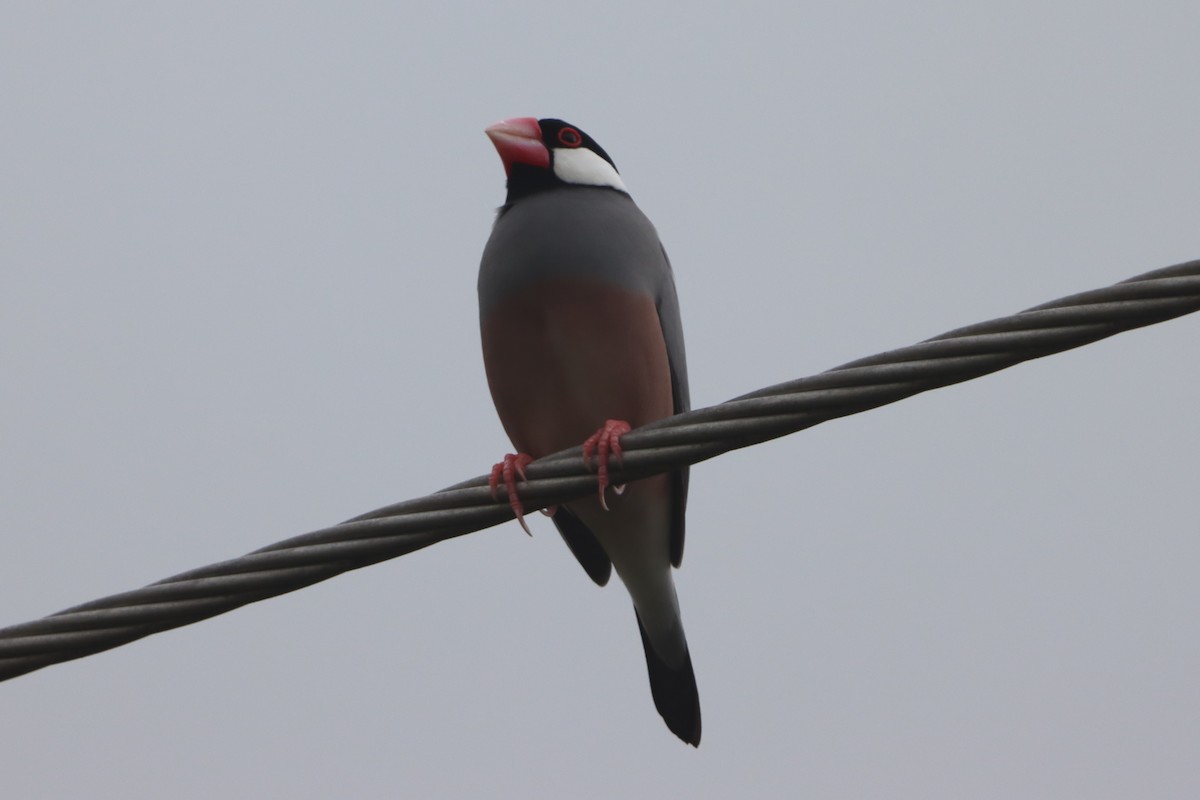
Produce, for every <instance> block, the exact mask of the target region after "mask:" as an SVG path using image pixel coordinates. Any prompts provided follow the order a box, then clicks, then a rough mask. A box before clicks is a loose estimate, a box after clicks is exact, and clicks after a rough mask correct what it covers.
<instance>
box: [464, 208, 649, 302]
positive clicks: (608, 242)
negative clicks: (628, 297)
mask: <svg viewBox="0 0 1200 800" xmlns="http://www.w3.org/2000/svg"><path fill="white" fill-rule="evenodd" d="M563 279H581V280H588V281H601V282H604V283H609V284H613V285H616V286H620V287H622V288H626V289H629V290H632V291H637V292H644V293H646V294H649V295H651V296H652V297H655V298H659V297H661V296H662V287H663V284H664V281H667V282H669V281H670V267H669V266H668V264H667V261H666V258H665V256H664V255H663V252H662V246H661V245H660V244H659V240H658V233H657V232H656V231H655V230H654V226H653V225H652V224H651V223H650V220H648V219H647V218H646V215H645V214H643V213H642V212H641V210H640V209H639V208H638V207H637V206H636V205H635V204H634V202H633V200H632V199H631V198H630V197H629V195H627V194H624V193H622V192H618V191H614V190H612V189H606V188H590V187H578V186H574V187H568V188H564V189H557V190H553V191H549V192H541V193H539V194H536V195H532V196H530V197H526V198H523V199H522V200H520V201H519V202H517V203H516V204H514V205H513V206H512V207H511V208H510V209H508V210H507V211H506V212H504V213H503V214H501V215H500V217H499V218H498V219H497V220H496V224H495V226H494V227H493V228H492V235H491V238H490V239H488V243H487V246H486V247H485V248H484V251H483V259H482V261H481V262H480V268H479V304H480V312H481V314H486V313H487V312H488V310H489V308H490V306H491V305H492V304H494V303H496V302H498V301H500V300H502V299H503V298H504V297H506V296H508V295H510V294H512V293H514V292H517V291H519V290H520V289H521V288H522V287H524V286H526V285H528V284H529V283H532V282H536V281H543V280H563Z"/></svg>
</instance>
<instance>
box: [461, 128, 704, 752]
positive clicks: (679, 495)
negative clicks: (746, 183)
mask: <svg viewBox="0 0 1200 800" xmlns="http://www.w3.org/2000/svg"><path fill="white" fill-rule="evenodd" d="M484 132H485V133H486V134H487V136H488V138H489V139H490V140H491V142H492V144H493V145H494V146H495V148H496V151H497V153H498V154H499V156H500V159H501V161H502V162H503V165H504V170H505V174H506V176H507V183H506V188H507V195H506V197H505V202H504V204H503V205H502V206H501V207H500V208H499V210H498V211H497V214H496V219H495V222H494V223H493V226H492V231H491V235H490V237H489V238H488V241H487V244H486V245H485V247H484V250H483V256H482V258H481V260H480V267H479V282H478V290H479V322H480V338H481V342H482V346H483V361H484V368H485V371H486V373H487V381H488V388H489V390H490V392H491V395H492V400H493V402H494V404H495V406H496V411H497V413H498V415H499V417H500V421H501V424H502V425H503V426H504V430H505V432H506V433H507V434H508V437H509V439H510V440H511V441H512V444H513V446H514V447H515V448H516V450H517V452H516V453H510V454H507V455H506V456H505V457H504V459H503V460H502V461H500V462H498V463H497V464H496V465H495V466H494V467H493V468H492V472H491V476H490V485H491V487H492V493H493V495H495V496H497V497H498V494H497V492H498V490H499V489H503V491H504V492H505V494H506V495H507V498H508V502H509V504H510V505H511V507H512V509H513V512H514V514H515V515H516V517H517V519H518V520H519V521H520V523H521V525H522V527H525V530H526V532H527V533H528V532H529V529H528V527H527V526H526V524H525V519H524V516H523V515H524V507H523V504H522V503H521V499H520V492H519V482H520V480H521V479H523V478H524V468H525V466H526V465H528V464H529V462H530V461H532V460H534V459H536V458H540V457H542V456H545V455H548V454H550V453H554V452H557V451H559V450H563V449H566V448H568V447H572V446H574V445H578V444H580V443H583V452H584V460H585V462H587V463H588V464H589V465H591V464H592V463H593V459H594V463H595V465H596V466H595V469H596V471H597V473H598V478H597V481H598V484H599V491H598V492H597V493H596V494H595V495H590V496H588V497H585V498H583V499H580V500H576V501H571V502H569V503H566V504H564V505H560V506H557V507H553V508H550V509H546V510H545V513H547V514H550V515H551V519H552V521H553V522H554V525H555V527H556V528H557V529H558V531H559V533H560V534H561V535H562V538H563V540H564V541H565V542H566V544H567V546H568V548H569V549H570V550H571V552H572V553H573V554H574V556H575V558H576V559H577V560H578V561H579V563H580V565H581V566H582V567H583V569H584V570H585V571H586V572H587V574H588V576H590V577H591V579H592V580H593V581H595V582H596V583H597V584H599V585H600V586H604V585H605V584H607V582H608V580H609V578H610V577H611V574H612V571H613V569H614V568H615V569H616V572H617V575H618V576H619V577H620V578H621V581H622V582H623V583H624V584H625V587H626V589H627V590H628V591H629V594H630V596H631V598H632V599H633V606H634V613H635V616H636V618H637V623H638V630H639V632H640V634H641V640H642V647H643V650H644V652H645V656H646V666H647V671H648V673H649V678H650V692H651V696H652V698H653V700H654V704H655V707H656V709H657V710H658V713H659V714H660V715H661V716H662V718H663V721H664V722H665V723H666V725H667V727H668V728H669V729H670V730H671V732H672V733H674V734H675V735H676V736H678V737H679V738H680V739H681V740H683V741H684V742H686V743H687V744H690V745H692V746H694V747H698V746H699V744H700V697H699V692H698V691H697V689H696V677H695V673H694V670H693V668H692V659H691V655H690V653H689V651H688V645H687V639H686V637H685V636H684V630H683V622H682V618H681V616H680V613H679V601H678V598H677V595H676V591H675V583H674V580H673V578H672V568H673V567H678V566H679V565H680V562H681V561H682V559H683V540H684V529H685V525H684V512H685V509H686V506H687V492H688V470H687V468H686V467H684V468H681V469H677V470H675V471H673V472H670V473H666V474H662V475H657V476H653V477H650V478H645V479H642V480H638V481H633V482H630V483H628V484H627V485H625V486H623V487H622V486H610V481H609V478H608V470H609V461H610V460H611V459H612V458H616V459H617V460H618V461H619V460H620V458H621V444H620V440H621V436H622V435H623V434H624V433H626V432H628V431H629V430H631V428H635V427H638V426H641V425H645V424H647V423H649V422H653V421H654V420H658V419H662V418H664V417H668V416H671V415H672V414H677V413H680V412H682V411H687V410H688V409H689V407H690V405H689V403H690V401H689V395H688V381H687V361H686V358H685V355H684V346H683V327H682V323H681V321H680V313H679V301H678V297H677V294H676V291H675V280H674V275H673V273H672V270H671V263H670V261H669V259H668V258H667V254H666V250H665V249H664V248H663V245H662V243H661V242H660V240H659V237H658V233H657V231H656V230H655V228H654V226H653V224H651V222H650V220H649V219H647V218H646V216H645V214H643V213H642V211H641V210H640V209H639V208H638V207H637V205H635V204H634V202H633V198H632V197H631V196H630V194H629V190H628V189H627V188H626V186H625V183H624V182H623V181H622V179H621V176H620V174H619V173H618V171H617V167H616V164H615V163H614V162H613V160H612V158H611V157H610V156H609V155H608V153H607V152H605V150H604V148H602V147H601V146H600V145H599V144H598V143H597V142H596V140H595V139H593V138H592V137H591V136H589V135H588V134H587V133H585V132H584V131H583V130H581V129H580V128H579V127H578V126H576V125H572V124H570V123H568V122H565V121H563V120H560V119H552V118H547V119H535V118H532V117H521V118H514V119H507V120H504V121H502V122H498V123H496V124H494V125H491V126H489V127H487V128H486V129H485V131H484Z"/></svg>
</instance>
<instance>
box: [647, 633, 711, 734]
mask: <svg viewBox="0 0 1200 800" xmlns="http://www.w3.org/2000/svg"><path fill="white" fill-rule="evenodd" d="M634 613H635V614H636V613H637V612H636V611H635V612H634ZM638 632H639V633H640V634H642V647H643V648H645V650H646V668H647V669H648V670H649V672H650V694H651V695H653V696H654V707H655V708H657V709H658V713H659V714H661V715H662V718H663V722H665V723H667V727H668V728H670V729H671V733H673V734H675V735H676V736H678V737H679V738H680V739H683V740H684V741H685V742H687V743H688V744H690V745H691V746H692V747H699V746H700V692H698V691H697V690H696V674H695V673H694V672H692V656H691V654H690V653H685V654H684V662H683V666H681V667H679V668H678V669H671V668H670V667H668V666H667V665H666V663H665V662H664V661H663V660H662V659H661V658H659V656H658V653H656V652H654V647H653V645H651V644H650V640H649V639H648V638H647V637H646V628H645V627H644V626H643V625H642V620H641V617H639V618H638Z"/></svg>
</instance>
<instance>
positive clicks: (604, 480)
mask: <svg viewBox="0 0 1200 800" xmlns="http://www.w3.org/2000/svg"><path fill="white" fill-rule="evenodd" d="M630 430H631V429H630V427H629V423H628V422H626V421H625V420H623V419H610V420H605V422H604V427H603V428H601V429H600V430H598V431H596V432H595V433H593V434H592V435H591V436H589V437H588V439H587V441H586V442H584V443H583V463H585V464H587V463H588V462H590V461H591V460H592V453H595V454H596V465H597V467H596V473H597V475H598V476H599V484H600V507H601V508H603V509H604V510H605V511H608V503H606V502H605V500H604V490H605V489H607V488H608V457H609V455H610V454H611V455H614V456H616V457H617V461H621V460H622V459H621V437H622V436H623V435H625V434H626V433H629V431H630ZM613 491H614V492H616V493H617V494H620V493H621V492H623V491H625V486H624V485H621V486H614V487H613Z"/></svg>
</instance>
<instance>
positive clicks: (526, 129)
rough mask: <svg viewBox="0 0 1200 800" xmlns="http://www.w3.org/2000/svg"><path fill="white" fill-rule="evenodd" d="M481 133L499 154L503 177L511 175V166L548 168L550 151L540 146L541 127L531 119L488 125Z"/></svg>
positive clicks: (511, 120)
mask: <svg viewBox="0 0 1200 800" xmlns="http://www.w3.org/2000/svg"><path fill="white" fill-rule="evenodd" d="M483 132H484V133H486V134H487V136H488V138H489V139H491V140H492V144H493V145H494V146H495V148H496V152H497V153H499V154H500V160H501V161H503V162H504V174H505V175H511V174H512V165H513V164H529V165H530V166H533V167H542V168H546V167H549V166H550V151H549V150H548V149H546V145H544V144H542V126H540V125H538V121H537V120H536V119H534V118H533V117H517V118H515V119H506V120H504V121H503V122H497V123H496V124H495V125H489V126H488V127H486V128H484V131H483Z"/></svg>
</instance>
